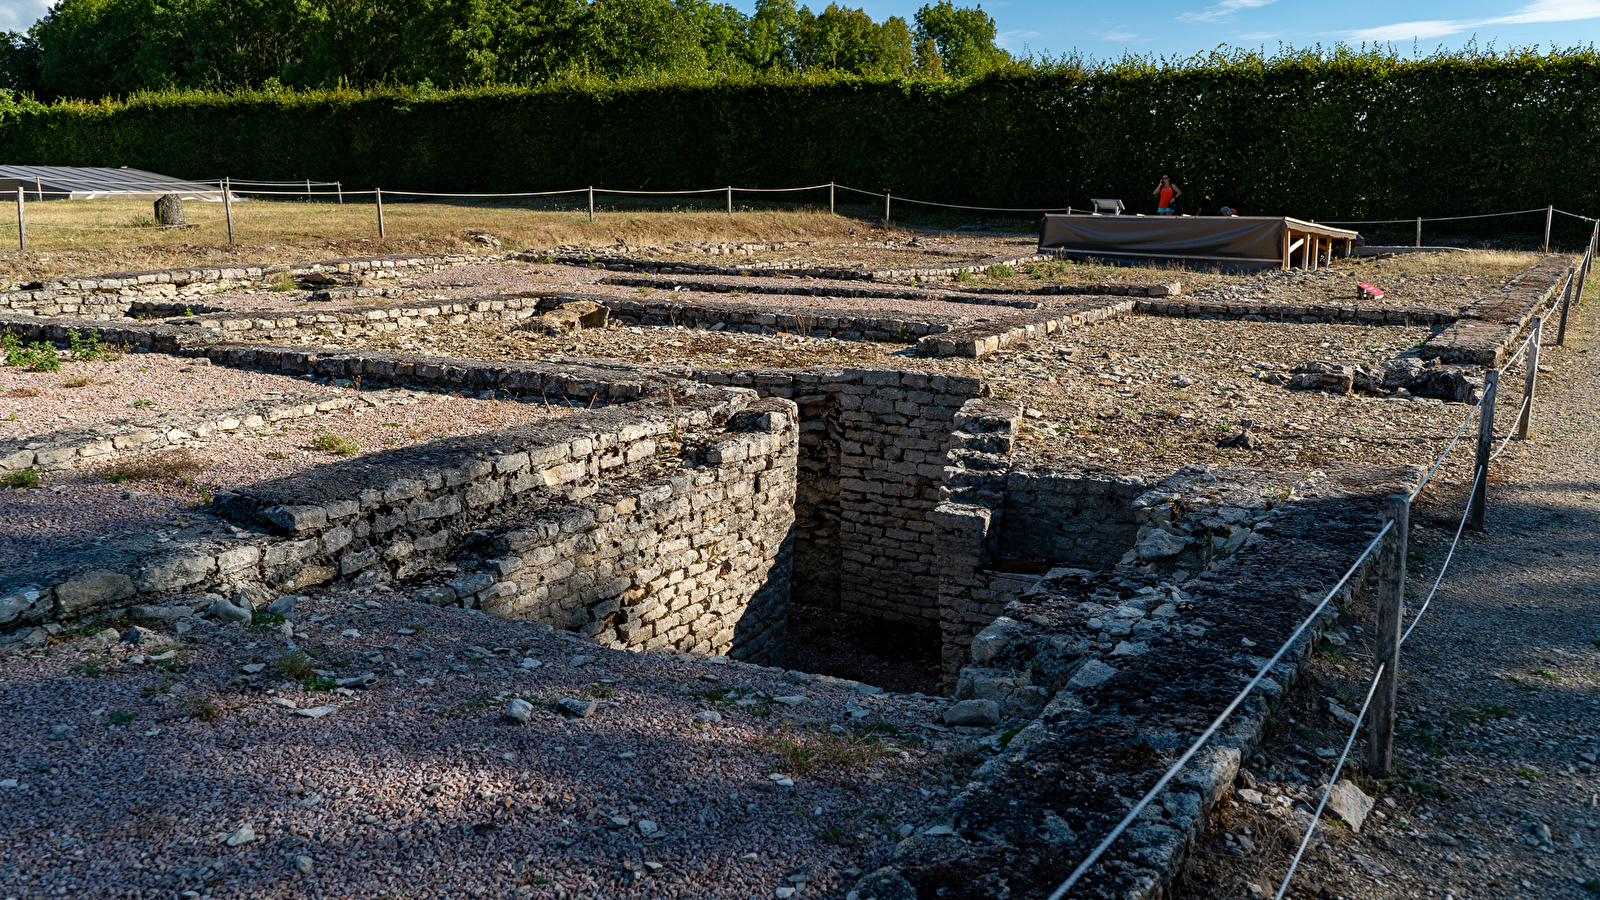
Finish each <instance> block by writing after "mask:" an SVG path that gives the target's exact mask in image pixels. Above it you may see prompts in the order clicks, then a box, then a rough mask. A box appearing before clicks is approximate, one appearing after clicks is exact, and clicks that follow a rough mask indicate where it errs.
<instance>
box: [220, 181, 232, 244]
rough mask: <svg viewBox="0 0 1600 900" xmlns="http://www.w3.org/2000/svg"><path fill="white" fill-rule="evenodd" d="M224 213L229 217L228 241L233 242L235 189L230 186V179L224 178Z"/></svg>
mask: <svg viewBox="0 0 1600 900" xmlns="http://www.w3.org/2000/svg"><path fill="white" fill-rule="evenodd" d="M222 214H223V215H224V216H226V217H227V219H228V243H230V244H231V243H233V191H232V190H230V189H229V187H228V179H226V178H224V179H222Z"/></svg>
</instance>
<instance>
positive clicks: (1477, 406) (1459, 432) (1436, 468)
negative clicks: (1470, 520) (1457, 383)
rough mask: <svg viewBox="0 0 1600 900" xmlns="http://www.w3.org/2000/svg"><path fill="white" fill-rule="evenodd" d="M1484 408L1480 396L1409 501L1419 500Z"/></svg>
mask: <svg viewBox="0 0 1600 900" xmlns="http://www.w3.org/2000/svg"><path fill="white" fill-rule="evenodd" d="M1482 408H1483V396H1479V397H1478V402H1477V403H1476V404H1474V405H1473V407H1472V409H1469V410H1467V417H1466V418H1465V419H1463V420H1462V422H1461V427H1460V428H1458V429H1456V436H1455V437H1453V438H1451V439H1450V443H1449V444H1448V445H1447V446H1446V447H1445V448H1444V452H1443V453H1441V454H1439V459H1438V461H1437V462H1435V463H1434V464H1433V468H1431V469H1429V470H1428V474H1426V475H1424V476H1422V482H1421V483H1420V484H1418V485H1417V488H1416V490H1414V491H1412V492H1411V496H1410V497H1408V498H1406V499H1407V500H1415V499H1417V496H1418V495H1419V494H1421V493H1422V489H1423V488H1425V487H1427V486H1428V482H1429V481H1431V480H1433V473H1435V472H1437V471H1439V467H1440V466H1442V465H1444V460H1445V457H1447V456H1449V455H1450V451H1451V450H1454V449H1455V447H1456V442H1457V441H1459V440H1461V436H1462V435H1463V434H1466V433H1467V426H1468V425H1471V424H1472V417H1473V416H1475V415H1477V413H1478V410H1480V409H1482Z"/></svg>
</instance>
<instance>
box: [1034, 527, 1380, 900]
mask: <svg viewBox="0 0 1600 900" xmlns="http://www.w3.org/2000/svg"><path fill="white" fill-rule="evenodd" d="M1393 527H1394V521H1393V520H1390V521H1388V522H1385V523H1383V527H1382V528H1381V529H1379V530H1378V533H1377V535H1376V536H1375V537H1373V539H1372V543H1370V544H1368V545H1367V548H1366V549H1365V550H1363V551H1361V555H1360V556H1357V557H1356V561H1355V562H1354V563H1351V564H1350V569H1349V570H1348V571H1346V572H1345V573H1344V577H1343V578H1340V579H1339V581H1338V582H1337V583H1335V584H1334V586H1333V587H1332V588H1331V589H1329V591H1328V595H1327V596H1326V597H1324V598H1322V602H1321V603H1318V604H1317V606H1316V608H1315V609H1313V610H1312V611H1311V614H1310V615H1308V616H1307V617H1306V618H1305V620H1304V621H1302V622H1301V623H1300V624H1299V626H1297V627H1296V628H1295V630H1294V632H1293V633H1292V634H1290V635H1289V638H1288V640H1286V641H1284V643H1283V646H1282V647H1279V648H1278V652H1277V653H1274V654H1273V655H1272V658H1271V659H1269V660H1267V661H1266V663H1265V664H1263V665H1262V666H1261V669H1260V671H1258V672H1256V676H1255V677H1254V678H1252V679H1250V683H1249V684H1246V685H1245V686H1244V690H1242V691H1240V692H1239V694H1238V696H1236V697H1234V698H1233V701H1232V702H1231V703H1229V704H1228V706H1227V708H1226V709H1224V710H1223V711H1222V712H1221V713H1220V714H1219V715H1218V716H1217V717H1216V719H1215V720H1214V721H1212V723H1211V724H1210V725H1209V726H1208V727H1207V728H1206V730H1205V731H1203V732H1201V734H1200V737H1198V738H1196V739H1195V741H1194V743H1193V744H1190V745H1189V749H1188V750H1185V751H1184V753H1183V755H1182V756H1180V757H1178V760H1177V762H1174V763H1173V764H1172V766H1171V767H1170V768H1168V769H1167V771H1166V774H1164V775H1162V776H1161V778H1160V780H1158V781H1157V782H1156V783H1155V786H1154V787H1152V788H1150V790H1149V791H1146V792H1145V795H1144V796H1143V797H1142V798H1140V800H1139V802H1138V803H1136V804H1134V807H1133V809H1131V810H1129V811H1128V814H1127V815H1126V816H1124V817H1123V818H1122V821H1121V822H1118V823H1117V826H1116V827H1115V828H1113V829H1111V833H1110V834H1108V835H1106V836H1105V839H1104V840H1102V841H1101V842H1100V843H1099V845H1098V846H1096V847H1095V848H1094V850H1092V851H1090V853H1089V856H1088V857H1087V858H1085V859H1084V860H1083V862H1081V863H1079V864H1078V867H1077V868H1076V869H1073V870H1072V874H1070V875H1068V876H1067V880H1066V881H1064V882H1062V883H1061V886H1060V887H1058V888H1056V889H1055V891H1054V892H1053V893H1052V894H1051V895H1050V897H1049V900H1061V898H1062V897H1064V896H1066V893H1067V891H1069V890H1071V889H1072V886H1073V885H1075V884H1077V883H1078V879H1080V878H1082V877H1083V875H1084V873H1085V872H1087V871H1089V867H1090V866H1093V865H1094V864H1095V863H1096V862H1098V861H1099V859H1100V857H1101V855H1102V854H1104V853H1105V852H1106V850H1107V849H1108V848H1109V847H1110V846H1111V845H1112V844H1113V843H1114V842H1115V841H1116V839H1117V838H1119V837H1121V836H1122V833H1123V832H1124V831H1126V830H1127V829H1128V826H1129V825H1132V824H1133V822H1134V821H1135V820H1136V819H1138V817H1139V814H1140V813H1141V812H1143V811H1144V808H1145V807H1146V806H1149V805H1150V801H1151V800H1154V799H1155V797H1156V795H1157V794H1160V793H1161V791H1162V789H1163V788H1165V787H1166V786H1167V784H1168V783H1170V782H1171V781H1172V779H1174V778H1176V777H1177V775H1178V772H1179V771H1181V770H1182V769H1183V767H1184V766H1185V765H1187V764H1188V763H1189V760H1190V759H1192V758H1193V757H1194V755H1195V754H1196V753H1198V752H1200V748H1201V747H1202V746H1204V745H1205V743H1206V741H1208V740H1210V739H1211V736H1212V735H1213V734H1216V733H1217V730H1218V729H1220V728H1221V727H1222V723H1223V722H1225V721H1227V719H1228V717H1229V716H1231V715H1233V711H1234V710H1236V709H1238V708H1239V706H1240V704H1242V703H1244V701H1245V698H1246V697H1249V696H1250V694H1251V692H1253V691H1254V690H1255V689H1256V686H1257V685H1259V684H1261V682H1262V681H1263V680H1265V679H1266V677H1267V673H1268V672H1271V671H1272V669H1273V667H1274V666H1276V665H1277V664H1278V662H1279V661H1280V660H1282V659H1283V657H1284V654H1286V653H1288V652H1289V648H1290V647H1292V646H1294V642H1295V641H1297V640H1299V638H1300V635H1301V634H1304V633H1305V630H1306V629H1307V628H1309V627H1311V623H1312V622H1315V621H1316V620H1317V618H1318V617H1319V616H1321V615H1322V611H1323V610H1324V609H1327V607H1328V604H1329V603H1331V602H1333V598H1334V596H1335V595H1337V594H1338V593H1339V589H1340V588H1341V587H1344V583H1345V582H1347V581H1349V580H1350V577H1351V576H1352V575H1354V574H1355V573H1356V570H1358V569H1360V568H1361V563H1362V562H1363V561H1364V560H1366V558H1367V556H1368V555H1370V554H1371V553H1372V551H1373V549H1374V548H1376V547H1377V546H1378V542H1379V541H1381V540H1383V536H1384V535H1386V534H1388V533H1389V529H1391V528H1393Z"/></svg>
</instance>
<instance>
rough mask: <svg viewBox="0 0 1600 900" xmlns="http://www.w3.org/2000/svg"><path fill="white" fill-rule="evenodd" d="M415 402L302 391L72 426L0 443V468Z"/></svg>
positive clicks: (89, 457) (83, 460)
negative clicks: (216, 406)
mask: <svg viewBox="0 0 1600 900" xmlns="http://www.w3.org/2000/svg"><path fill="white" fill-rule="evenodd" d="M415 402H416V401H415V400H414V399H412V398H411V397H409V396H406V395H405V394H404V393H403V392H401V393H398V394H397V393H393V392H387V391H371V392H368V393H365V394H361V395H354V396H352V395H350V394H344V393H340V392H337V391H304V392H300V393H296V394H291V395H289V396H285V397H274V398H272V399H270V400H252V401H250V402H248V403H242V404H240V405H238V406H234V407H230V408H228V409H211V410H200V411H198V412H172V413H161V414H159V415H154V416H145V417H141V418H133V419H113V420H111V421H109V422H101V423H98V424H95V425H77V426H73V427H71V428H63V429H61V430H60V431H53V432H50V433H49V434H35V435H29V436H27V437H20V438H12V439H9V440H3V441H0V472H7V471H15V470H18V469H29V468H35V469H40V470H42V471H46V472H49V471H54V470H57V469H70V468H74V467H76V466H80V465H84V464H94V463H100V462H105V461H107V460H110V459H114V458H116V457H119V456H126V455H130V454H137V453H148V452H151V451H155V450H161V449H165V448H168V447H180V446H181V447H187V446H190V445H192V444H195V443H197V442H205V441H213V440H217V439H220V438H225V437H227V436H229V435H231V434H234V433H235V432H237V431H239V430H240V429H253V428H260V427H262V426H264V425H267V424H269V423H273V422H283V421H288V420H291V419H299V418H305V417H307V416H315V415H321V414H325V413H331V412H334V411H336V410H341V409H350V408H352V407H364V406H387V405H391V404H409V403H415Z"/></svg>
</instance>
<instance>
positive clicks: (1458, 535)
mask: <svg viewBox="0 0 1600 900" xmlns="http://www.w3.org/2000/svg"><path fill="white" fill-rule="evenodd" d="M1477 496H1478V479H1476V478H1474V479H1472V490H1471V491H1469V492H1468V493H1467V508H1466V509H1464V510H1462V511H1461V524H1459V525H1457V526H1456V538H1455V540H1453V541H1451V542H1450V552H1449V553H1446V554H1445V555H1444V563H1443V564H1441V565H1440V566H1439V577H1437V578H1435V579H1434V580H1433V590H1430V591H1428V596H1427V599H1425V600H1423V601H1422V606H1420V607H1418V609H1417V614H1416V615H1415V616H1412V617H1411V624H1410V625H1408V626H1406V630H1405V633H1404V634H1402V635H1400V646H1402V647H1403V646H1405V643H1406V638H1408V637H1411V632H1413V631H1415V630H1416V628H1417V623H1418V622H1421V621H1422V614H1423V613H1425V612H1427V611H1428V604H1430V603H1432V602H1433V595H1434V594H1437V593H1438V592H1439V585H1440V584H1441V583H1443V582H1444V573H1445V571H1446V570H1448V569H1449V568H1450V560H1451V559H1453V558H1455V555H1456V546H1457V545H1458V544H1460V543H1461V532H1463V531H1465V530H1466V527H1467V517H1468V516H1470V515H1472V501H1473V499H1474V498H1476V497H1477Z"/></svg>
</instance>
